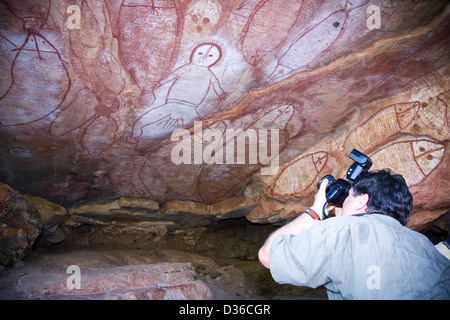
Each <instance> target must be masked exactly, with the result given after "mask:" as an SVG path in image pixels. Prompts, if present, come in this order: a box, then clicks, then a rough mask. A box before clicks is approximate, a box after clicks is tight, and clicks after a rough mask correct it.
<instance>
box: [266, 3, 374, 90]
mask: <svg viewBox="0 0 450 320" xmlns="http://www.w3.org/2000/svg"><path fill="white" fill-rule="evenodd" d="M365 3H367V1H363V3H358V5H357V6H354V7H352V3H350V2H348V1H347V2H346V3H345V4H344V5H345V7H346V9H342V10H339V11H335V12H331V13H330V14H329V15H328V16H327V17H325V18H324V19H323V20H321V21H320V22H317V23H315V24H313V25H312V26H309V27H308V28H306V29H305V30H304V31H303V32H302V33H301V34H300V35H299V36H298V37H297V39H296V40H295V41H294V42H293V43H292V44H291V45H290V46H289V47H288V49H287V50H286V51H285V52H284V53H283V54H282V56H281V58H280V59H278V62H277V66H276V69H275V70H274V71H273V72H272V73H271V74H270V76H269V77H268V78H267V80H266V81H267V82H268V83H273V82H277V81H280V80H282V79H286V78H287V77H288V76H290V75H292V74H294V73H295V72H299V71H302V70H304V69H307V68H310V67H311V66H312V65H313V64H314V62H315V60H316V59H318V58H319V57H320V56H321V55H323V54H325V53H326V52H327V51H329V50H330V48H331V47H332V46H333V45H334V44H335V43H336V42H337V41H339V39H340V38H341V37H342V36H343V34H344V32H345V28H346V24H347V19H348V16H349V13H350V12H351V11H352V10H354V9H356V8H359V7H361V6H363V5H364V4H365Z"/></svg>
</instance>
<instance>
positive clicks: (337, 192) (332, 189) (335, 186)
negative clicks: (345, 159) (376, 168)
mask: <svg viewBox="0 0 450 320" xmlns="http://www.w3.org/2000/svg"><path fill="white" fill-rule="evenodd" d="M348 156H349V158H350V159H352V160H354V161H355V162H354V163H353V164H352V165H351V166H350V168H349V169H348V170H347V180H348V181H347V180H344V179H337V180H336V179H335V178H334V177H333V176H332V175H327V176H325V177H323V178H322V179H320V181H319V183H318V184H317V188H320V185H321V184H322V182H323V181H324V180H325V179H328V185H327V189H326V197H327V200H328V203H331V204H333V205H335V206H337V207H342V204H343V203H344V200H345V198H347V197H348V192H349V190H350V188H351V186H352V184H353V182H355V180H356V179H357V178H359V177H361V176H364V175H365V174H366V173H367V172H368V171H369V169H370V167H372V160H370V158H369V157H368V156H366V155H364V154H363V153H361V152H359V151H358V150H356V149H353V150H352V152H350V154H349V155H348Z"/></svg>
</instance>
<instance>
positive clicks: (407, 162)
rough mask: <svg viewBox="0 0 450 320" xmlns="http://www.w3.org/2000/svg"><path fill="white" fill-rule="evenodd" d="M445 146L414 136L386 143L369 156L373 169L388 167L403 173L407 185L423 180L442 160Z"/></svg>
mask: <svg viewBox="0 0 450 320" xmlns="http://www.w3.org/2000/svg"><path fill="white" fill-rule="evenodd" d="M444 153H445V146H444V145H443V144H442V143H440V142H436V141H434V140H432V139H431V138H421V137H418V138H415V139H411V140H403V141H398V142H394V143H391V144H388V145H387V146H384V147H383V148H382V149H380V150H378V151H376V152H375V153H373V154H369V157H370V158H371V159H372V162H373V163H374V167H373V170H376V169H382V168H390V169H391V170H392V171H393V172H395V173H399V174H401V175H403V177H404V178H405V180H406V182H407V184H408V186H410V187H412V186H415V185H418V184H419V183H421V182H423V181H424V180H425V179H426V178H427V177H428V176H429V175H430V174H431V173H432V172H433V171H434V170H435V169H436V168H437V167H438V166H439V165H440V164H441V162H442V159H443V158H444Z"/></svg>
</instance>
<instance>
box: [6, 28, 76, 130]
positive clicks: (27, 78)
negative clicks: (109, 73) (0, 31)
mask: <svg viewBox="0 0 450 320" xmlns="http://www.w3.org/2000/svg"><path fill="white" fill-rule="evenodd" d="M8 41H9V40H8ZM9 42H11V41H9ZM11 43H12V42H11ZM13 51H16V56H15V58H14V60H13V62H12V66H11V70H10V74H11V76H10V79H11V83H10V85H9V87H8V89H7V90H6V92H5V93H4V94H3V95H2V96H1V97H0V104H1V106H2V107H3V109H5V108H6V107H8V109H7V110H4V111H3V112H2V113H3V115H2V117H1V120H0V126H15V125H22V124H29V123H32V122H35V121H38V120H40V119H43V118H45V117H47V116H48V115H49V114H51V113H52V112H54V111H55V110H56V109H58V108H59V107H60V106H61V104H62V102H63V101H64V100H65V98H66V95H67V93H68V90H69V89H70V85H71V79H70V77H69V73H68V71H67V69H66V66H65V64H64V61H63V59H62V57H61V55H60V53H59V51H58V50H57V49H56V47H55V46H53V45H52V44H51V42H49V41H48V40H47V39H46V38H45V37H44V36H43V35H42V34H41V33H40V32H39V31H37V30H35V29H28V30H27V37H26V39H25V41H24V42H23V44H21V45H17V48H16V49H13Z"/></svg>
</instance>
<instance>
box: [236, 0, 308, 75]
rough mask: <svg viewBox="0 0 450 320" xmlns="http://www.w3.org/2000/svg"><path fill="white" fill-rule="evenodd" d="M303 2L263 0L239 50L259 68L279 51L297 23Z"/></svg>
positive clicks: (245, 29) (241, 41) (250, 21)
mask: <svg viewBox="0 0 450 320" xmlns="http://www.w3.org/2000/svg"><path fill="white" fill-rule="evenodd" d="M302 6H303V0H300V1H294V2H286V1H285V0H261V1H259V3H258V4H257V5H256V7H255V8H254V9H253V11H252V13H251V14H250V16H249V19H248V21H247V23H246V24H245V26H244V28H243V30H242V33H241V35H240V38H239V43H238V49H239V50H241V51H242V54H243V55H244V58H245V60H246V61H247V62H248V63H249V64H250V65H252V66H253V67H255V66H256V65H257V64H258V63H259V62H260V61H261V60H262V59H263V58H264V56H265V55H267V54H268V53H270V52H272V51H274V50H276V49H277V48H278V47H279V46H280V45H281V44H282V43H283V42H284V40H285V37H286V36H287V35H288V34H289V32H290V31H291V29H292V27H293V25H294V24H295V22H296V21H297V19H298V17H299V14H300V12H301V9H302Z"/></svg>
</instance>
